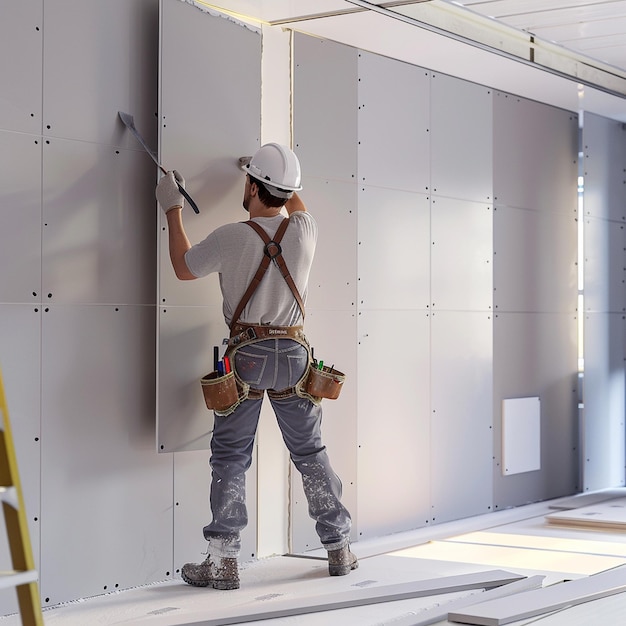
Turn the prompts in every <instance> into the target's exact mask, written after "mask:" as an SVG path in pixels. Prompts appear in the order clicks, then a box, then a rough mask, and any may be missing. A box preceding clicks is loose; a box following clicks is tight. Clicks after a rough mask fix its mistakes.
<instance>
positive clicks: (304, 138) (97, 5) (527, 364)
mask: <svg viewBox="0 0 626 626" xmlns="http://www.w3.org/2000/svg"><path fill="white" fill-rule="evenodd" d="M163 7H164V17H166V18H167V20H166V21H165V20H164V22H163V24H162V26H163V31H162V32H161V34H160V35H159V32H160V31H159V2H158V0H115V1H110V2H102V1H101V0H46V2H45V3H44V2H43V0H22V1H21V2H19V3H10V6H9V4H8V3H4V4H3V5H2V7H1V8H0V59H4V60H5V61H6V62H2V63H0V81H1V82H2V84H4V85H10V87H11V88H10V89H7V90H6V91H5V92H4V94H3V97H2V98H0V162H1V163H2V167H1V168H0V214H1V216H2V228H0V264H1V266H2V268H3V270H2V272H1V273H0V366H1V367H2V373H3V378H4V382H5V387H6V392H7V399H8V403H9V410H10V414H11V418H12V424H13V431H14V435H15V439H16V447H17V454H18V462H19V465H20V472H21V478H22V484H23V488H24V493H25V498H26V507H27V515H28V519H29V523H30V530H31V540H32V543H33V548H34V553H35V560H36V564H37V567H38V569H39V572H40V591H41V594H42V600H43V604H44V606H51V605H54V604H57V603H60V602H65V601H71V600H75V599H77V598H81V597H88V596H93V595H97V594H102V593H106V592H108V591H112V590H115V589H124V588H129V587H133V586H137V585H143V584H148V583H152V582H155V581H158V580H163V579H166V578H171V577H175V576H177V574H178V571H179V568H180V566H181V565H182V563H184V562H185V561H187V560H195V561H197V560H198V559H200V558H202V557H201V554H200V551H201V550H202V549H203V548H204V541H203V539H202V536H201V527H202V524H203V523H206V521H207V519H208V515H209V513H208V503H207V487H208V482H209V467H208V464H207V460H208V453H207V449H206V448H207V445H208V440H209V434H210V428H211V425H210V414H208V413H207V412H206V411H205V410H204V409H202V406H201V398H200V396H199V386H198V384H197V376H198V372H203V369H204V368H206V367H208V368H210V367H211V361H212V353H210V354H209V355H207V354H206V348H207V347H208V348H209V350H211V348H212V346H213V345H216V343H217V342H218V341H219V340H220V339H221V337H222V336H224V332H225V327H224V326H223V322H222V321H221V317H220V313H221V311H220V307H221V303H220V301H219V299H218V298H219V296H218V294H217V286H216V283H215V281H212V279H207V280H205V281H199V282H198V285H193V286H190V285H184V284H180V283H177V282H176V281H174V280H173V278H172V275H171V270H170V268H169V265H168V261H167V258H166V255H165V254H164V246H163V244H164V241H163V237H164V234H163V233H164V231H163V224H162V217H161V213H160V211H159V209H158V208H157V207H156V202H155V199H154V185H155V181H156V180H157V171H156V168H155V167H154V165H153V163H152V161H151V160H150V158H149V157H148V156H147V155H146V154H145V153H144V152H143V150H142V149H141V147H140V146H139V145H138V144H137V142H136V140H135V139H134V138H133V137H132V136H131V135H130V133H128V132H127V131H125V129H124V127H123V125H122V124H121V122H120V121H119V119H118V116H117V112H118V111H119V110H122V111H126V112H128V113H131V114H133V115H134V117H135V123H136V125H137V128H138V129H139V131H140V132H141V133H142V134H143V135H144V136H145V138H146V139H147V141H148V143H149V144H150V145H151V146H152V147H153V148H154V149H156V148H157V144H159V143H160V148H161V152H162V158H163V161H164V163H165V165H166V166H167V167H169V168H176V169H179V170H180V171H181V172H182V173H183V175H185V177H186V178H187V183H188V189H189V191H190V193H191V194H192V196H194V198H195V199H196V201H198V203H199V205H200V208H201V214H200V215H195V214H193V213H192V212H191V211H187V212H186V213H185V220H186V224H188V225H189V226H190V228H191V229H192V231H191V232H192V236H193V237H196V236H197V235H198V234H199V233H201V232H204V231H206V230H208V229H211V228H213V227H215V226H217V225H219V224H221V223H224V222H225V221H228V220H229V219H232V218H231V213H230V211H231V207H233V203H235V206H234V207H233V209H232V210H234V209H235V208H236V207H238V206H239V205H240V202H241V192H242V187H241V182H242V181H241V175H240V174H239V173H238V172H236V170H233V163H232V160H233V157H235V158H236V157H237V156H240V155H242V154H246V153H248V154H249V153H251V152H252V151H253V150H254V148H255V147H256V146H257V145H258V140H259V136H258V132H259V131H258V129H259V120H260V102H261V95H260V85H259V70H258V67H259V65H258V63H257V60H259V59H260V55H261V47H260V45H261V42H260V39H261V38H260V35H259V34H258V33H257V32H254V31H253V30H250V29H247V28H244V27H243V26H241V25H238V24H235V23H234V22H233V21H231V20H227V19H224V18H222V17H214V16H212V15H210V14H207V13H206V12H203V11H200V10H199V9H197V8H196V7H193V6H192V5H190V4H189V3H185V2H180V0H163ZM168 16H169V17H168ZM171 26H174V27H175V30H174V31H168V28H169V27H171ZM179 28H182V29H183V30H184V31H185V33H186V34H188V35H189V37H188V40H185V37H184V36H183V35H182V34H181V35H179V39H178V41H177V44H176V45H175V46H172V41H174V40H176V37H177V35H178V34H177V29H179ZM192 35H193V36H192ZM160 36H161V39H160V38H159V37H160ZM177 45H180V50H178V49H177ZM212 46H216V48H214V47H212ZM160 47H161V52H162V53H164V54H165V56H163V57H161V58H160V56H159V49H160ZM242 50H245V55H246V58H245V63H244V60H243V59H242V57H241V56H240V52H241V51H242ZM18 52H19V54H18ZM16 58H17V59H19V63H15V62H14V60H15V59H16ZM209 58H210V61H211V62H210V64H209V62H208V60H209ZM159 59H160V61H159ZM159 70H160V78H161V81H162V85H161V86H162V89H161V90H160V98H159V90H158V88H157V85H158V77H159ZM238 72H244V74H243V75H244V76H245V80H247V81H248V89H247V92H246V95H247V98H246V101H245V102H244V101H243V96H242V87H241V85H240V83H239V82H238V81H237V75H238ZM179 73H180V80H176V78H177V76H178V74H179ZM203 77H204V78H203ZM183 79H184V80H183ZM211 81H215V83H216V84H219V85H221V91H220V93H214V92H212V91H211V90H210V89H209V87H210V86H212V85H213V83H212V82H211ZM250 85H253V86H250ZM293 99H294V100H293V104H294V146H295V149H296V152H297V153H298V154H299V156H300V157H301V160H302V166H303V172H304V187H305V188H304V190H303V192H302V196H303V199H304V200H305V202H306V203H307V204H308V205H309V207H310V209H311V211H312V213H313V214H314V215H315V218H316V220H317V221H318V223H319V226H320V238H319V247H318V253H317V257H316V263H315V266H314V270H313V272H312V275H311V282H310V293H309V302H308V315H307V334H308V336H309V338H310V340H311V342H312V344H313V345H314V346H315V351H316V355H317V356H318V358H323V359H324V360H325V361H331V362H334V364H335V365H336V367H337V368H338V369H340V370H342V371H344V372H345V373H346V374H347V377H348V378H347V382H346V385H345V389H344V390H343V391H342V395H341V397H340V399H339V400H337V401H334V402H328V403H326V404H325V417H324V435H325V439H326V443H327V445H328V448H329V451H330V455H331V459H332V460H333V464H334V466H335V469H336V470H337V472H338V473H339V475H340V476H341V478H342V480H343V485H344V493H345V502H346V504H347V505H348V507H349V508H350V510H351V511H352V513H353V516H354V519H355V528H354V538H355V539H358V538H359V537H363V538H367V537H374V536H377V535H383V534H388V533H393V532H399V531H403V530H407V529H412V528H417V527H422V526H425V525H429V524H436V523H440V522H443V521H445V520H451V519H458V518H462V517H467V516H471V515H476V514H479V513H483V512H487V511H489V510H494V509H495V508H501V507H505V506H515V505H519V504H523V503H525V502H528V501H533V500H539V499H544V498H549V497H556V496H560V495H565V494H569V493H573V492H574V491H576V490H577V489H580V488H581V485H580V484H579V483H578V456H579V451H578V450H577V449H576V448H577V423H576V419H577V411H576V393H575V382H576V371H577V361H576V358H577V355H576V323H577V320H576V316H577V312H576V296H577V286H576V280H575V275H576V269H575V263H576V223H575V221H574V219H575V217H576V214H575V211H576V176H577V167H578V164H577V149H578V148H577V141H576V132H577V130H576V125H577V122H576V119H575V116H572V114H571V113H568V112H565V111H561V110H558V109H554V108H552V107H548V106H545V105H541V104H538V103H535V102H529V101H526V100H523V99H518V98H515V97H512V96H510V95H508V94H501V93H494V92H493V91H492V90H490V89H489V88H488V87H484V86H481V85H476V84H472V83H467V82H464V81H461V80H458V79H455V78H452V77H449V76H444V75H440V74H437V73H433V72H432V71H430V70H428V69H424V68H420V67H416V66H411V65H407V64H404V63H400V62H398V61H395V60H393V59H389V58H384V57H380V56H376V55H373V54H370V53H367V52H362V51H359V50H356V49H354V48H349V47H346V46H342V45H340V44H335V43H332V42H329V41H323V40H318V39H312V38H308V37H306V36H301V35H298V36H297V37H296V38H295V65H294V94H293ZM461 102H462V111H463V115H460V114H459V111H460V104H459V103H461ZM227 103H230V104H229V106H227V105H226V104H227ZM202 111H205V112H206V113H207V115H206V116H204V115H202ZM211 114H212V115H215V116H218V117H219V124H218V125H217V126H218V127H216V125H215V124H214V123H213V121H212V120H211V119H210V115H211ZM242 115H244V116H246V117H245V119H244V120H243V121H242V117H241V116H242ZM588 123H589V126H588V130H587V135H586V138H585V143H586V144H587V145H588V146H589V149H588V151H587V156H586V169H588V170H589V172H588V175H587V176H588V183H587V192H586V193H590V194H591V192H592V191H593V193H594V196H591V197H595V194H598V196H597V197H605V195H606V194H608V196H606V197H610V198H612V199H611V201H610V202H609V203H608V204H607V203H606V202H605V201H604V200H599V201H598V202H596V203H595V204H593V203H591V202H590V203H586V211H587V210H588V211H589V214H587V213H586V221H588V222H589V225H588V228H587V229H586V231H585V232H586V240H585V244H586V259H587V262H586V272H587V276H588V278H589V284H588V293H587V300H586V302H587V304H588V306H589V307H590V308H589V309H587V308H586V317H587V318H588V320H589V321H588V322H587V326H586V333H585V337H586V339H585V342H586V350H587V352H588V355H589V356H588V361H587V363H588V366H589V367H588V375H587V377H586V382H585V397H586V400H587V401H586V411H587V412H588V413H589V412H590V411H591V410H592V409H593V410H594V411H595V413H594V415H601V414H602V411H604V406H605V405H604V404H603V402H604V400H603V398H605V397H606V396H605V394H604V391H605V390H606V389H609V388H610V389H616V391H615V395H614V396H611V398H613V397H614V398H615V400H614V401H613V400H611V402H613V404H612V405H611V409H610V417H609V418H606V416H603V420H600V423H601V424H603V426H602V429H604V430H603V431H601V434H600V435H599V437H598V438H594V436H593V433H592V432H591V431H590V430H589V429H590V428H592V426H591V424H592V421H593V422H594V423H595V422H596V421H598V420H597V419H596V418H595V417H594V418H593V420H591V419H588V420H587V422H586V425H585V433H587V434H586V438H587V439H588V440H589V441H590V442H591V443H590V444H589V445H590V446H591V450H592V451H593V454H592V455H591V456H590V459H591V461H590V463H589V467H591V468H592V470H593V472H595V473H592V472H591V471H588V473H587V474H586V475H587V476H588V480H587V482H586V483H585V488H590V487H591V488H594V487H596V486H602V487H608V486H613V485H614V484H616V482H617V483H618V484H623V479H624V472H623V466H624V460H623V441H624V427H623V404H622V405H620V404H619V402H620V397H621V402H622V403H623V396H624V394H623V358H624V353H623V345H624V341H623V332H624V331H623V324H624V322H623V314H624V304H623V298H624V291H623V282H622V281H623V280H624V277H623V270H621V268H623V267H624V264H623V263H622V260H623V245H624V244H623V226H624V225H623V219H624V216H623V215H622V214H621V213H620V212H619V211H620V210H622V209H623V207H624V206H625V203H624V198H623V189H624V187H623V167H624V165H623V164H624V152H623V145H624V144H623V141H622V143H620V142H619V141H618V140H617V138H616V137H615V136H616V135H619V133H622V135H619V136H623V129H620V128H617V127H614V126H613V125H612V123H610V122H608V121H606V120H602V119H597V120H593V119H590V120H588ZM614 131H615V132H614ZM255 133H257V134H255ZM609 165H610V167H609ZM592 183H593V184H592ZM594 190H595V191H594ZM208 207H211V208H208ZM594 207H595V208H594ZM607 242H610V250H611V252H610V255H609V256H608V257H607V258H608V259H609V260H608V261H605V260H603V259H604V257H603V256H602V254H601V252H602V253H603V251H604V249H605V247H606V243H607ZM620 255H621V256H620ZM614 267H616V268H618V269H617V270H614ZM620 270H621V271H620ZM594 293H596V294H598V296H597V297H596V298H595V299H594V297H593V294H594ZM594 302H595V304H594ZM595 320H597V321H595ZM616 329H617V330H619V332H621V333H622V334H621V335H620V334H619V333H618V332H617V330H616ZM205 333H206V334H205ZM188 336H189V337H192V338H193V341H191V342H188V343H185V340H186V337H188ZM595 338H597V340H596V339H595ZM616 342H617V343H618V344H619V345H618V347H615V346H616ZM188 346H189V347H188ZM619 346H621V349H620V347H619ZM170 348H171V350H170ZM594 350H596V351H597V352H596V353H594ZM594 354H596V356H595V357H594ZM592 357H593V358H592ZM205 359H206V360H205ZM613 380H615V381H617V383H616V386H615V387H613V386H612V382H611V381H613ZM620 385H621V387H620ZM184 389H189V394H183V393H182V392H181V390H183V391H184ZM176 394H179V395H178V396H176ZM192 394H195V395H192ZM620 394H621V396H620ZM526 396H533V397H534V396H538V397H540V399H541V469H540V470H539V471H535V472H527V473H523V474H516V475H512V476H503V475H502V468H501V461H502V449H501V448H502V446H501V443H500V440H501V437H502V432H501V415H500V412H501V403H502V400H503V399H508V398H518V397H526ZM594 406H595V407H596V408H595V409H594ZM620 410H621V414H620ZM157 413H158V429H157V424H156V417H157ZM181 415H182V416H183V418H184V419H183V420H177V419H176V418H177V417H180V416H181ZM602 415H603V414H602ZM264 417H265V416H264ZM267 417H270V416H267ZM620 419H621V421H620ZM607 437H613V438H619V437H621V442H622V443H621V444H619V445H621V446H622V448H619V446H618V448H617V456H616V460H615V463H614V465H613V467H612V469H611V470H610V471H609V472H608V473H607V472H606V471H605V470H604V469H603V467H604V466H603V464H602V461H603V459H602V456H603V455H602V450H603V445H604V442H606V440H607ZM593 446H595V449H594V448H593ZM256 472H257V468H256V466H253V468H252V469H251V470H250V479H249V485H251V489H250V493H249V501H248V505H249V509H250V512H251V520H252V521H251V524H250V527H249V528H248V529H247V530H246V533H247V534H246V537H245V545H244V553H243V555H242V558H243V559H249V558H250V557H251V556H252V555H253V554H254V553H255V552H256V546H255V531H256V528H255V514H256V510H257V503H258V501H259V500H260V499H261V495H260V494H257V493H256V491H255V489H254V483H255V480H254V477H255V476H256ZM287 480H288V478H287V476H286V477H285V481H287ZM300 489H301V487H300V485H299V477H297V476H296V477H295V479H294V480H293V483H292V498H291V504H292V512H291V513H292V515H291V519H292V528H291V532H292V544H293V548H294V550H305V549H309V548H316V547H318V541H317V537H316V536H315V534H314V531H313V523H312V522H311V520H310V519H309V518H308V515H307V512H306V505H305V503H304V500H303V498H302V493H301V491H299V490H300ZM266 500H267V498H266ZM269 500H271V498H269ZM0 525H2V522H0ZM0 530H2V531H3V532H2V533H1V535H0V569H9V566H10V564H9V562H8V557H7V556H6V555H7V553H8V548H7V546H6V533H5V532H4V529H3V528H1V529H0ZM14 596H15V594H14V592H13V591H12V590H3V591H0V615H4V614H7V613H12V612H15V611H16V610H17V603H16V601H15V597H14Z"/></svg>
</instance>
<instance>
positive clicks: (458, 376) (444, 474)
mask: <svg viewBox="0 0 626 626" xmlns="http://www.w3.org/2000/svg"><path fill="white" fill-rule="evenodd" d="M431 350H432V357H431V389H432V391H431V393H432V401H431V437H430V447H431V453H430V467H431V493H432V511H431V513H432V521H433V522H436V523H441V522H445V521H449V520H453V519H459V518H462V517H469V516H471V515H479V514H482V513H488V512H489V511H490V510H491V506H492V502H493V461H492V451H493V407H492V398H493V362H492V351H493V340H492V316H491V314H488V313H471V312H449V311H437V312H436V313H434V314H433V316H432V318H431Z"/></svg>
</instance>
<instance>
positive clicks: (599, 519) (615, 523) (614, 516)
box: [546, 498, 626, 530]
mask: <svg viewBox="0 0 626 626" xmlns="http://www.w3.org/2000/svg"><path fill="white" fill-rule="evenodd" d="M546 520H547V521H548V523H550V524H558V525H559V526H575V527H581V528H595V529H604V530H607V529H608V530H626V498H614V499H611V500H606V501H603V502H597V503H595V504H592V505H590V506H583V507H581V508H577V509H572V510H567V511H558V512H556V513H550V514H549V515H546Z"/></svg>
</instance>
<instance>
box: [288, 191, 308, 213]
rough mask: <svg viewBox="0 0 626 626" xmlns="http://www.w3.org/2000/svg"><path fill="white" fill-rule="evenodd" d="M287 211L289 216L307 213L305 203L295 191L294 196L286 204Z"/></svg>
mask: <svg viewBox="0 0 626 626" xmlns="http://www.w3.org/2000/svg"><path fill="white" fill-rule="evenodd" d="M285 209H287V213H288V214H289V215H291V214H292V213H295V212H296V211H305V212H306V206H305V205H304V202H302V198H300V196H299V195H298V194H297V193H296V192H295V191H294V192H293V196H291V198H289V200H287V202H285Z"/></svg>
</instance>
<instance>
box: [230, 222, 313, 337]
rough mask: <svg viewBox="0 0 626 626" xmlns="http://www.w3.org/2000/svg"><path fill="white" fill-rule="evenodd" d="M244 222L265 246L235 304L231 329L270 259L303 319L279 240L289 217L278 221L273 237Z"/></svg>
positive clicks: (258, 282)
mask: <svg viewBox="0 0 626 626" xmlns="http://www.w3.org/2000/svg"><path fill="white" fill-rule="evenodd" d="M244 224H248V225H249V226H251V227H252V228H253V229H254V230H255V231H256V233H257V234H258V235H259V237H261V239H262V240H263V242H264V243H265V248H264V249H263V252H264V254H263V259H262V260H261V264H260V265H259V269H257V271H256V274H255V275H254V277H253V278H252V280H251V281H250V284H249V285H248V289H247V290H246V292H245V293H244V294H243V297H242V298H241V300H240V301H239V304H238V305H237V308H236V309H235V313H234V314H233V317H232V321H231V330H232V328H233V326H234V325H235V324H236V323H237V322H238V320H239V317H240V315H241V313H242V312H243V310H244V308H245V306H246V304H248V301H249V300H250V298H251V297H252V294H253V293H254V292H255V291H256V288H257V287H258V286H259V284H260V283H261V280H262V278H263V276H264V275H265V272H266V271H267V268H268V267H269V264H270V261H274V263H276V265H277V267H278V269H279V270H280V273H281V274H282V276H283V278H284V279H285V282H286V283H287V285H289V289H291V293H292V294H293V297H294V298H295V299H296V302H297V303H298V306H299V307H300V311H301V313H302V319H304V303H303V302H302V298H301V297H300V293H299V292H298V288H297V287H296V284H295V282H294V280H293V278H292V277H291V274H290V273H289V269H288V268H287V264H286V263H285V259H284V258H283V251H282V248H281V247H280V241H281V239H282V238H283V235H284V234H285V231H286V230H287V226H289V219H288V218H286V217H285V218H284V219H283V221H282V222H281V223H280V226H279V227H278V229H277V230H276V233H275V234H274V238H273V239H270V238H269V235H268V234H267V233H266V232H265V231H264V230H263V227H262V226H259V224H257V223H256V222H253V221H252V220H248V221H247V222H244ZM259 328H264V327H263V326H260V327H259ZM280 328H290V327H287V326H282V327H280ZM291 328H297V327H291ZM231 336H232V332H231Z"/></svg>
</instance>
